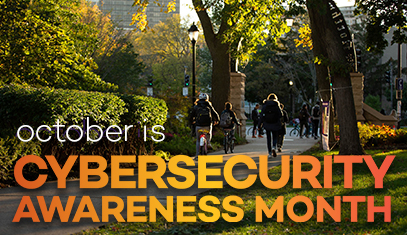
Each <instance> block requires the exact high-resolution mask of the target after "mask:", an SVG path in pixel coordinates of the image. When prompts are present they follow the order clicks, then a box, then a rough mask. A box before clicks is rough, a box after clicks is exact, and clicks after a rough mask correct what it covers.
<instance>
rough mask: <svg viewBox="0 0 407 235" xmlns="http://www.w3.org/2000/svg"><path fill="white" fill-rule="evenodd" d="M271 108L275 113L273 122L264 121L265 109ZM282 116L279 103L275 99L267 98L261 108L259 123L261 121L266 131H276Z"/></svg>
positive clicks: (278, 128) (279, 126) (279, 127)
mask: <svg viewBox="0 0 407 235" xmlns="http://www.w3.org/2000/svg"><path fill="white" fill-rule="evenodd" d="M269 109H272V110H273V112H275V115H276V121H275V122H272V123H270V122H267V121H266V116H265V115H266V110H269ZM282 116H283V114H282V112H281V108H280V103H279V102H278V101H276V100H267V101H266V102H265V103H264V104H263V107H262V108H261V115H260V123H263V127H264V129H266V130H267V131H278V130H280V129H281V120H280V119H281V117H282Z"/></svg>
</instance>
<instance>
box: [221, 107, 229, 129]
mask: <svg viewBox="0 0 407 235" xmlns="http://www.w3.org/2000/svg"><path fill="white" fill-rule="evenodd" d="M231 124H232V117H231V116H230V113H229V112H228V111H227V110H223V112H222V114H221V115H220V122H219V126H220V127H229V126H230V125H231Z"/></svg>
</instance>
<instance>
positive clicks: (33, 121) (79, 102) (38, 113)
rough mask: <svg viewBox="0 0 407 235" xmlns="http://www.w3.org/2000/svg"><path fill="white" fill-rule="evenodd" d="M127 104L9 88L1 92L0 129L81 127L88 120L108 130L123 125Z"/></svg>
mask: <svg viewBox="0 0 407 235" xmlns="http://www.w3.org/2000/svg"><path fill="white" fill-rule="evenodd" d="M126 111H127V110H126V108H125V103H124V101H123V100H121V99H120V98H119V97H118V96H116V95H113V94H110V93H100V92H88V91H77V90H63V89H51V88H41V89H39V88H32V87H27V86H22V85H6V86H4V87H1V88H0V128H1V129H4V128H5V129H12V130H17V129H18V127H20V126H21V125H30V126H32V127H33V128H34V127H38V126H40V125H49V126H52V125H54V124H55V123H56V120H57V119H59V121H60V123H61V124H65V125H73V124H77V125H79V124H81V123H82V120H83V119H84V118H85V117H89V118H90V119H91V120H93V121H94V122H97V123H98V125H100V126H103V127H106V126H109V125H113V124H118V123H119V122H120V116H121V115H123V114H124V113H125V112H126Z"/></svg>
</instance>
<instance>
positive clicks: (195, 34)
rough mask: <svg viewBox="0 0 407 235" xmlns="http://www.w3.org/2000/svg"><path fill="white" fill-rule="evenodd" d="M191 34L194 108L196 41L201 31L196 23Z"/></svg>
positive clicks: (193, 100)
mask: <svg viewBox="0 0 407 235" xmlns="http://www.w3.org/2000/svg"><path fill="white" fill-rule="evenodd" d="M188 32H189V39H190V40H191V42H192V107H193V106H194V102H195V80H196V77H195V67H196V52H195V45H196V41H197V40H198V34H199V30H198V27H196V25H195V23H193V24H192V25H191V28H189V29H188Z"/></svg>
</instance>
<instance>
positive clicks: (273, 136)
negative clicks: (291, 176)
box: [190, 93, 320, 158]
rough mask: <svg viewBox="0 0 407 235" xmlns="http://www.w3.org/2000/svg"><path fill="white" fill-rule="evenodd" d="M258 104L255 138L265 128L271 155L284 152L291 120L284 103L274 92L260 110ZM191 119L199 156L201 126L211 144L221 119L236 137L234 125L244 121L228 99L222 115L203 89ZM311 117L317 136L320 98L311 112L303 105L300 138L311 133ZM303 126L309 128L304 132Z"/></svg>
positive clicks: (260, 134)
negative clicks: (214, 131)
mask: <svg viewBox="0 0 407 235" xmlns="http://www.w3.org/2000/svg"><path fill="white" fill-rule="evenodd" d="M259 107H260V105H259V104H256V106H255V107H254V109H253V111H252V119H253V133H252V134H253V135H252V137H253V138H256V135H255V134H256V131H258V133H259V134H258V137H259V138H263V136H262V130H263V129H264V130H265V132H266V138H267V150H268V154H269V155H268V157H269V158H271V157H277V151H278V152H281V151H282V150H281V149H282V147H283V143H284V136H285V134H286V123H287V122H288V121H289V117H288V114H287V112H286V111H285V110H284V105H283V104H281V103H280V102H279V101H278V98H277V95H276V94H274V93H271V94H269V95H268V97H267V99H265V100H264V101H263V105H262V108H261V111H260V113H259V110H258V109H259ZM190 117H191V120H190V121H191V123H192V124H193V125H194V126H195V133H196V155H195V156H196V158H197V157H198V154H199V147H200V143H199V130H206V131H207V133H208V136H207V143H208V148H210V149H211V148H212V146H211V139H212V127H213V125H217V124H218V123H220V126H221V127H222V128H224V129H230V130H231V135H232V138H235V137H234V130H235V125H241V124H240V122H239V121H238V119H237V118H236V113H235V112H234V111H233V110H232V104H231V103H230V102H226V103H225V109H224V110H223V111H222V113H221V117H220V118H219V114H218V112H216V110H215V109H214V108H213V106H212V103H211V102H210V101H209V96H208V94H206V93H201V94H200V95H199V99H197V100H196V101H195V105H194V107H193V109H192V112H191V116H190ZM310 119H312V132H313V133H312V135H313V137H314V138H315V139H317V138H318V126H319V119H320V108H319V102H317V104H316V105H315V106H314V107H313V108H312V111H311V114H310V113H309V112H308V107H307V105H305V104H304V105H303V106H302V109H301V111H300V113H299V120H300V125H301V127H300V138H303V135H305V136H306V137H307V138H308V137H309V125H308V121H309V120H310ZM304 128H305V129H306V131H305V134H304Z"/></svg>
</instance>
